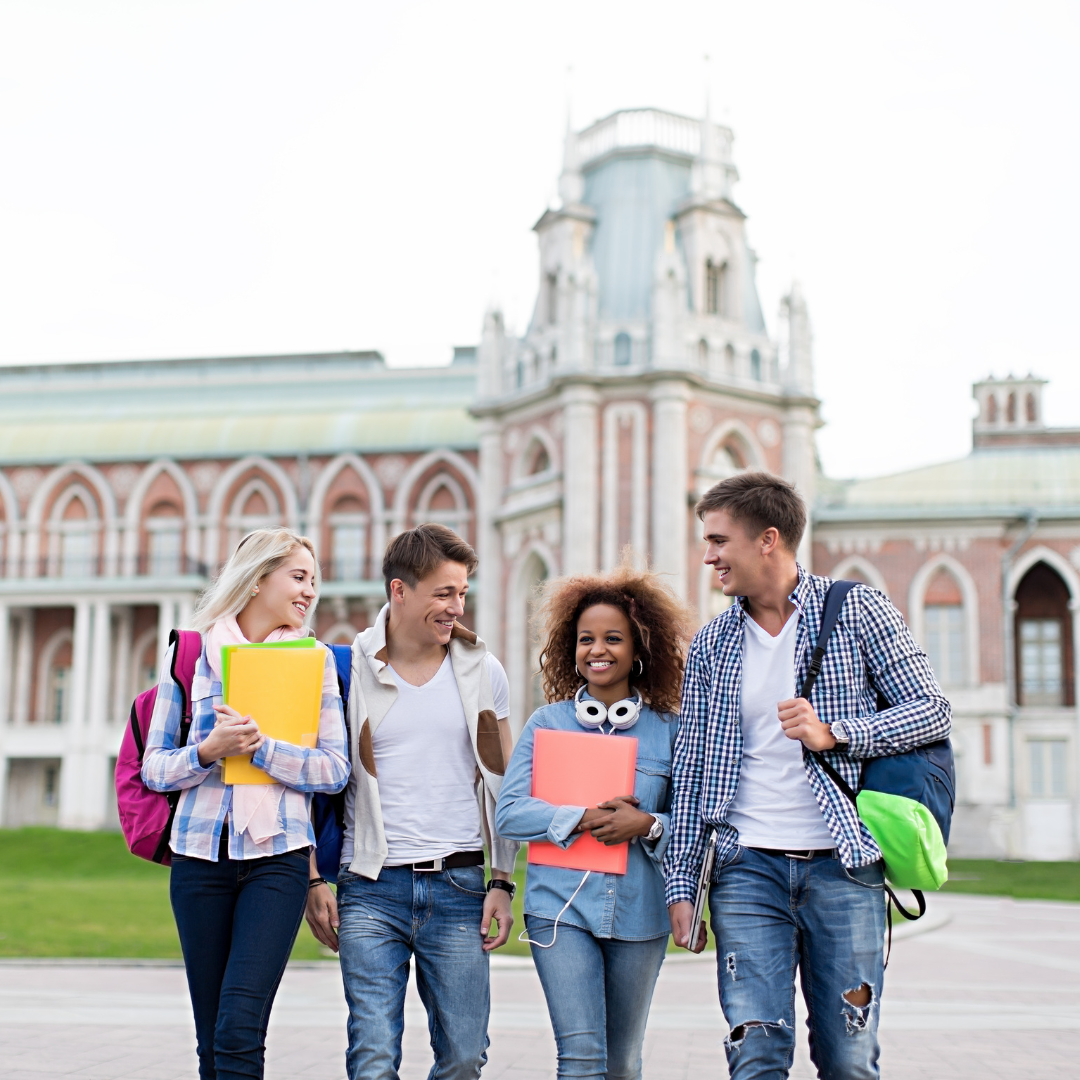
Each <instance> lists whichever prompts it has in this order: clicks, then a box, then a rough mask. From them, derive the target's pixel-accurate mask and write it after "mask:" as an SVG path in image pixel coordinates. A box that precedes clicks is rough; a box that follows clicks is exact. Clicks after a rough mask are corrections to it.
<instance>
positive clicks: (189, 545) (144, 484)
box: [123, 458, 199, 574]
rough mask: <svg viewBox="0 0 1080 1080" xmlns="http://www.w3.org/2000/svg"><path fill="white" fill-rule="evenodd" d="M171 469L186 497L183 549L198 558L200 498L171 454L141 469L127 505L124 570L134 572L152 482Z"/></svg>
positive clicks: (128, 572) (125, 510) (172, 475)
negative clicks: (147, 495) (146, 502)
mask: <svg viewBox="0 0 1080 1080" xmlns="http://www.w3.org/2000/svg"><path fill="white" fill-rule="evenodd" d="M162 473H168V475H169V476H171V477H172V479H173V480H174V482H175V483H176V486H177V487H178V488H179V489H180V498H181V499H183V501H184V524H185V526H186V529H185V531H186V534H187V535H186V539H185V542H184V552H185V554H186V555H188V556H189V557H190V558H198V551H199V527H198V524H197V522H198V520H199V500H198V497H197V496H196V494H195V487H194V485H193V484H192V483H191V478H190V477H189V476H188V474H187V473H186V472H184V470H183V469H181V468H180V466H179V465H177V463H176V462H175V461H172V460H171V459H170V458H158V459H157V460H156V461H152V462H150V464H149V465H147V466H146V468H145V469H143V471H142V475H141V476H140V477H139V479H138V482H137V483H136V484H135V487H134V488H132V490H131V494H130V495H129V496H128V500H127V505H126V506H125V507H124V556H123V557H124V573H125V574H133V573H134V572H135V562H136V558H137V556H138V553H139V526H140V525H141V523H142V511H143V502H144V500H145V499H146V494H147V492H148V491H149V490H150V485H151V484H152V483H153V482H154V481H155V480H156V479H157V478H158V477H159V476H160V475H161V474H162Z"/></svg>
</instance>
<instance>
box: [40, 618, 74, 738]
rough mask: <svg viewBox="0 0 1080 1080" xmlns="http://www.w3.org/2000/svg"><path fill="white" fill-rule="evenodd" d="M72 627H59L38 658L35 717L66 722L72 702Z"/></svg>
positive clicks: (52, 721)
mask: <svg viewBox="0 0 1080 1080" xmlns="http://www.w3.org/2000/svg"><path fill="white" fill-rule="evenodd" d="M70 696H71V631H70V630H65V629H61V630H58V631H56V632H55V633H54V634H52V636H51V637H50V638H49V639H48V640H47V641H46V642H45V644H44V645H43V646H42V650H41V656H40V657H39V660H38V691H37V703H36V706H35V709H34V712H35V714H36V719H37V720H38V722H40V723H45V724H63V723H64V722H65V721H66V720H67V719H68V714H69V711H70V707H71V703H70V700H69V699H70Z"/></svg>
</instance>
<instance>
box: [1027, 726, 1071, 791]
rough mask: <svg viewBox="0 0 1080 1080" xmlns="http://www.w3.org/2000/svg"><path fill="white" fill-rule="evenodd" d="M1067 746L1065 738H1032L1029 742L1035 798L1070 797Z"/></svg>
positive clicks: (1029, 757) (1032, 789)
mask: <svg viewBox="0 0 1080 1080" xmlns="http://www.w3.org/2000/svg"><path fill="white" fill-rule="evenodd" d="M1067 747H1068V743H1067V742H1066V740H1065V739H1032V740H1031V741H1030V742H1029V743H1028V759H1029V761H1030V763H1031V797H1032V798H1033V799H1067V798H1068V797H1069V777H1068V758H1067V757H1066V750H1067Z"/></svg>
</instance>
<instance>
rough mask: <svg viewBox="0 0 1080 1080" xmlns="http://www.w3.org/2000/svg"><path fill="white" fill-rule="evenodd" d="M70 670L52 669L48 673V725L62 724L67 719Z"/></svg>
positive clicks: (64, 668)
mask: <svg viewBox="0 0 1080 1080" xmlns="http://www.w3.org/2000/svg"><path fill="white" fill-rule="evenodd" d="M70 678H71V668H69V667H54V668H52V669H50V671H49V703H48V713H47V716H46V718H47V719H48V721H49V722H50V723H53V724H62V723H63V722H64V720H65V719H66V717H67V707H68V706H67V699H68V682H69V680H70Z"/></svg>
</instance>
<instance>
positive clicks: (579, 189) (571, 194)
mask: <svg viewBox="0 0 1080 1080" xmlns="http://www.w3.org/2000/svg"><path fill="white" fill-rule="evenodd" d="M580 160H581V159H580V155H579V154H578V144H577V135H575V134H574V129H573V128H572V127H571V126H570V105H569V102H567V107H566V134H565V135H564V136H563V167H562V173H561V174H560V175H559V198H560V199H562V203H563V206H570V205H571V204H573V203H579V202H581V199H582V196H583V195H584V194H585V178H584V177H583V176H582V175H581V168H580Z"/></svg>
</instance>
